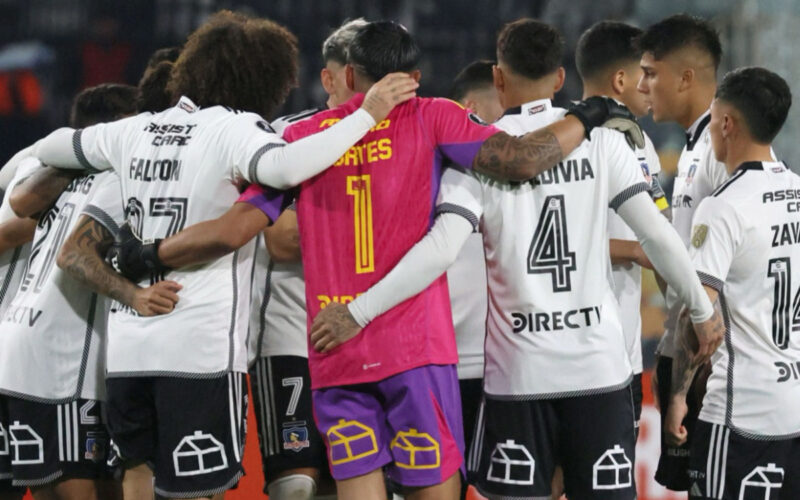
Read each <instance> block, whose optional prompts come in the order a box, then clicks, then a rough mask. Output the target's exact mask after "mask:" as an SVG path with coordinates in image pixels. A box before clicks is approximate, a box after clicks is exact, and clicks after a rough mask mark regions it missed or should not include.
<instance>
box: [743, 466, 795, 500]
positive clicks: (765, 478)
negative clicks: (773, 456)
mask: <svg viewBox="0 0 800 500" xmlns="http://www.w3.org/2000/svg"><path fill="white" fill-rule="evenodd" d="M783 475H784V471H783V467H776V466H775V464H769V465H767V466H766V467H764V466H761V465H759V466H758V467H756V468H755V469H753V470H752V472H750V474H748V475H746V476H745V478H744V479H743V480H742V486H741V488H740V489H739V500H751V499H752V500H756V499H758V500H771V499H772V491H773V490H776V491H775V493H776V494H775V498H778V496H779V495H780V491H781V486H782V485H783Z"/></svg>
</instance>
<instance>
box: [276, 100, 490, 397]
mask: <svg viewBox="0 0 800 500" xmlns="http://www.w3.org/2000/svg"><path fill="white" fill-rule="evenodd" d="M362 99H363V96H360V95H359V96H356V97H355V98H353V99H352V100H351V101H349V102H348V103H347V104H345V105H343V106H341V107H339V108H336V109H334V110H330V111H325V112H322V113H318V114H317V115H315V116H314V117H312V118H310V119H308V120H305V121H303V122H300V123H298V124H296V125H294V126H293V127H290V128H289V129H288V130H287V132H286V134H284V136H285V138H286V139H287V140H288V141H290V142H291V141H292V140H296V139H297V138H299V137H303V136H306V135H309V134H311V133H314V132H316V131H318V130H319V129H320V128H324V127H327V126H330V125H332V124H333V123H335V122H336V121H337V120H338V119H340V118H342V117H344V116H346V115H347V114H349V113H351V112H352V111H354V110H355V109H357V107H358V106H359V105H360V103H361V100H362ZM494 133H496V130H495V129H493V128H491V127H484V126H481V125H479V124H476V123H474V122H471V121H470V120H469V119H468V115H467V113H466V111H464V110H463V108H461V107H460V106H459V105H457V104H455V103H453V102H451V101H447V100H444V99H423V98H416V99H412V100H410V101H409V102H407V103H404V104H402V105H400V106H397V107H396V108H394V110H393V111H392V112H391V113H390V114H389V116H388V117H387V118H386V119H385V120H383V121H382V122H380V123H378V124H377V125H376V126H375V127H374V128H373V129H372V130H371V131H370V132H369V133H367V134H366V135H365V136H364V138H363V139H362V140H361V141H359V142H358V143H357V144H356V145H355V146H353V147H352V148H351V149H350V150H349V151H348V152H347V153H346V154H345V155H344V156H342V157H341V158H340V159H339V161H337V162H336V163H335V164H334V166H333V167H332V168H331V169H329V170H327V171H326V172H324V173H323V174H321V175H319V176H317V177H315V178H314V179H311V180H310V181H308V182H306V183H304V184H303V186H302V189H301V192H300V196H299V200H298V219H299V225H300V242H301V245H302V254H303V265H304V268H305V279H306V297H307V305H308V312H309V319H310V318H313V317H314V315H316V313H317V312H318V311H319V310H320V309H321V308H322V307H324V306H325V305H326V304H327V303H329V302H341V303H345V302H349V301H350V300H352V299H353V298H355V297H356V296H357V295H358V294H360V293H362V292H364V291H366V290H367V289H368V288H369V287H370V286H371V285H373V284H374V283H375V282H377V281H378V280H380V278H382V277H383V276H385V275H386V273H388V272H389V271H390V270H391V269H392V268H393V267H394V265H395V264H397V262H398V261H399V260H400V258H401V257H402V256H403V255H405V253H406V252H407V251H408V250H409V249H410V248H411V247H412V246H413V245H414V244H415V243H416V242H417V241H419V240H420V239H421V238H422V237H423V236H424V235H425V234H426V233H427V231H428V230H429V228H430V227H431V224H432V221H433V213H434V211H433V208H434V202H435V199H436V195H437V193H438V189H439V180H440V176H441V168H442V160H443V157H444V156H445V155H446V156H448V157H449V158H450V159H452V160H453V161H456V162H457V163H460V164H462V165H467V166H469V165H471V162H472V158H473V157H474V155H475V154H476V153H477V151H478V149H479V148H480V145H481V144H482V142H483V140H485V138H486V137H488V136H490V135H492V134H494ZM309 358H310V362H311V363H310V364H311V375H312V383H313V384H314V386H315V387H319V386H320V384H324V385H344V384H352V383H360V382H368V381H376V380H380V379H383V378H386V377H387V376H390V375H393V374H396V373H399V372H401V371H405V370H408V369H411V368H415V367H418V366H422V365H426V364H450V363H455V362H456V361H457V355H456V349H455V342H454V334H453V325H452V317H451V315H450V304H449V296H448V293H447V282H446V278H445V276H442V277H440V278H439V279H437V280H436V281H435V282H434V283H433V284H432V285H431V286H430V287H428V288H427V289H426V290H425V291H423V292H422V293H421V294H419V295H417V296H415V297H413V298H411V299H409V300H407V301H405V302H403V303H402V304H400V305H399V306H397V307H396V308H394V309H392V310H391V311H389V312H387V313H386V314H383V315H381V316H380V317H378V318H376V319H375V320H374V321H373V322H372V323H370V324H369V325H368V326H367V327H366V328H365V329H364V331H362V332H361V333H360V334H359V335H358V336H357V337H356V338H354V339H352V340H350V341H349V342H347V343H345V344H344V345H342V346H340V347H338V348H337V349H336V350H334V351H333V352H331V353H330V354H327V355H321V354H319V353H316V352H315V351H313V350H311V351H310V352H309Z"/></svg>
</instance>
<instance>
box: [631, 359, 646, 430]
mask: <svg viewBox="0 0 800 500" xmlns="http://www.w3.org/2000/svg"><path fill="white" fill-rule="evenodd" d="M631 393H632V394H633V416H634V418H635V419H636V420H635V425H636V439H637V441H638V439H639V420H641V419H642V399H644V393H643V391H642V374H641V373H637V374H635V375H634V376H633V380H631Z"/></svg>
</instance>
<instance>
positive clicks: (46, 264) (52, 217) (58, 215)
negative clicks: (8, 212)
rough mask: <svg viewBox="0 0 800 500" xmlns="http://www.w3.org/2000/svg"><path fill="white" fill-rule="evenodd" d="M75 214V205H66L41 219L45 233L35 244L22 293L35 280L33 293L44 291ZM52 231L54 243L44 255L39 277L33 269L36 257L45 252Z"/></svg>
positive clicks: (50, 211)
mask: <svg viewBox="0 0 800 500" xmlns="http://www.w3.org/2000/svg"><path fill="white" fill-rule="evenodd" d="M74 214H75V205H74V204H73V203H65V204H64V206H63V207H61V209H59V208H58V207H55V206H54V207H53V208H51V209H50V210H48V211H47V212H45V214H44V215H42V217H41V219H39V227H40V228H43V229H44V231H43V232H42V234H41V236H40V237H39V239H37V240H36V241H35V242H34V244H33V248H32V249H31V256H30V258H29V259H28V266H27V267H26V269H25V276H24V277H23V279H22V284H21V285H20V291H22V292H24V291H27V290H28V288H30V286H31V283H32V282H33V280H34V279H36V286H34V288H33V291H34V292H35V293H39V292H40V291H41V290H42V286H44V282H45V281H46V280H47V277H48V276H49V275H50V271H52V270H53V265H54V263H55V260H56V256H57V255H58V252H59V251H60V250H61V246H62V245H63V243H64V240H65V239H66V238H67V229H68V228H69V224H70V222H72V216H73V215H74ZM51 231H54V233H53V234H54V236H53V241H52V242H51V243H50V245H49V247H48V248H47V253H45V255H44V258H43V260H42V265H41V266H40V268H39V275H38V277H37V276H36V271H34V269H33V264H34V261H35V259H36V257H37V256H38V255H39V254H40V253H41V251H42V250H43V245H44V242H45V241H47V237H48V235H49V234H50V232H51Z"/></svg>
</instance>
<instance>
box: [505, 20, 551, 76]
mask: <svg viewBox="0 0 800 500" xmlns="http://www.w3.org/2000/svg"><path fill="white" fill-rule="evenodd" d="M563 57H564V37H563V36H562V35H561V33H559V31H558V30H557V29H555V28H554V27H552V26H550V25H549V24H546V23H543V22H541V21H537V20H535V19H527V18H525V19H519V20H517V21H514V22H512V23H508V24H506V25H505V26H503V29H501V30H500V34H498V35H497V60H498V61H502V62H504V63H505V64H507V65H508V66H509V68H511V71H513V72H514V73H516V74H518V75H520V76H524V77H526V78H530V79H531V80H538V79H539V78H541V77H543V76H545V75H549V74H550V73H552V72H553V71H555V70H557V69H558V68H559V66H561V61H562V59H563Z"/></svg>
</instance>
